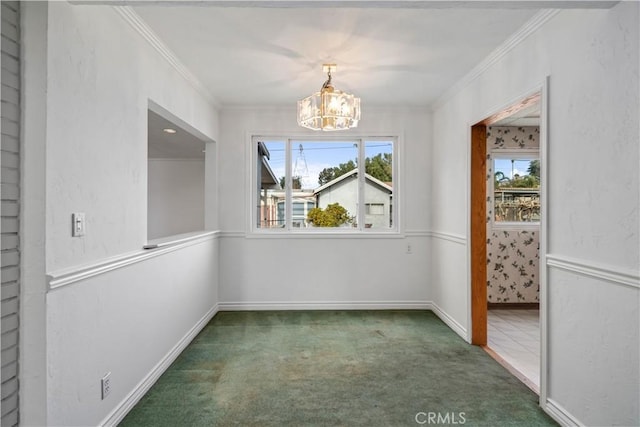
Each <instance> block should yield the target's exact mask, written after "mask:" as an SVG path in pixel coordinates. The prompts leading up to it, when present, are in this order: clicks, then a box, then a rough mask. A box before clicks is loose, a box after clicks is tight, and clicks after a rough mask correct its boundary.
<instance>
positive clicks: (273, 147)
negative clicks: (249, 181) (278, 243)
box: [255, 141, 285, 228]
mask: <svg viewBox="0 0 640 427" xmlns="http://www.w3.org/2000/svg"><path fill="white" fill-rule="evenodd" d="M255 149H256V150H257V152H258V155H257V156H256V160H257V162H256V177H257V184H256V191H257V198H256V200H257V202H258V203H257V212H256V214H257V217H256V219H257V224H256V225H257V227H258V228H279V227H284V224H285V221H284V220H285V203H284V200H285V193H284V186H283V184H284V175H285V168H284V166H285V143H284V141H260V142H258V143H257V144H256V146H255Z"/></svg>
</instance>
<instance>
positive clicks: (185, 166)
mask: <svg viewBox="0 0 640 427" xmlns="http://www.w3.org/2000/svg"><path fill="white" fill-rule="evenodd" d="M148 167H149V169H148V185H149V192H148V203H147V209H148V222H147V240H151V239H157V238H159V237H167V236H172V235H175V234H180V233H187V232H190V231H199V230H204V160H184V159H149V162H148Z"/></svg>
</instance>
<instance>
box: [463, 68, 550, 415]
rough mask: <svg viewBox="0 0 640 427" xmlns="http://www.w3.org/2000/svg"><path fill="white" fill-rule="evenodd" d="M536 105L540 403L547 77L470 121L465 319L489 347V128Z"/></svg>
mask: <svg viewBox="0 0 640 427" xmlns="http://www.w3.org/2000/svg"><path fill="white" fill-rule="evenodd" d="M534 102H539V103H540V205H541V208H540V250H539V253H540V255H539V256H540V261H539V262H540V264H539V265H540V271H539V278H540V294H539V295H540V297H539V299H540V403H541V405H542V406H543V407H544V402H546V400H547V383H548V378H547V374H546V372H547V347H548V344H547V333H548V318H547V306H548V302H549V300H548V292H547V262H546V254H547V217H548V208H547V206H548V203H547V188H548V185H547V169H548V164H549V162H548V139H549V138H548V132H549V119H548V112H549V77H548V76H547V77H546V78H545V80H544V81H543V82H542V83H541V84H540V85H538V86H537V87H535V88H534V89H532V90H530V91H528V92H526V93H525V94H524V95H521V96H518V97H516V98H515V99H514V100H512V101H511V102H508V103H506V104H504V105H503V106H502V107H500V108H496V109H494V110H491V111H490V112H489V113H488V114H485V115H483V116H482V118H481V119H480V120H477V121H474V122H471V123H472V124H470V125H469V129H470V134H469V140H470V143H469V153H468V159H469V199H468V200H469V208H468V212H467V213H468V218H469V229H468V234H467V235H468V236H469V245H468V257H469V264H468V267H469V273H468V280H469V289H470V293H469V322H470V330H471V332H470V336H469V339H470V342H471V344H474V345H478V346H486V345H487V262H486V259H487V256H486V254H487V244H486V241H487V227H486V217H487V204H486V199H487V185H486V161H487V138H486V129H487V126H489V125H491V124H492V123H495V122H497V121H498V120H501V119H503V118H505V117H508V116H511V115H513V114H515V113H516V112H518V111H520V110H522V109H524V108H526V107H528V106H530V105H531V104H532V103H534Z"/></svg>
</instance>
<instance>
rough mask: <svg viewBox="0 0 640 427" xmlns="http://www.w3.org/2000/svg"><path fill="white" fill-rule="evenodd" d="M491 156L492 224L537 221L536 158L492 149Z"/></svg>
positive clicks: (538, 168)
mask: <svg viewBox="0 0 640 427" xmlns="http://www.w3.org/2000/svg"><path fill="white" fill-rule="evenodd" d="M493 157H494V159H493V171H494V179H493V212H494V216H493V221H494V224H496V225H498V224H503V225H508V224H513V223H538V222H540V159H539V158H538V157H537V156H533V155H532V156H522V155H520V156H518V157H515V156H513V155H512V156H509V155H505V154H495V153H494V156H493Z"/></svg>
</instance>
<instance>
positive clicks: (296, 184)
mask: <svg viewBox="0 0 640 427" xmlns="http://www.w3.org/2000/svg"><path fill="white" fill-rule="evenodd" d="M291 184H292V188H293V189H294V190H299V189H301V188H302V177H299V176H294V177H292V178H291ZM280 188H284V176H283V177H281V178H280Z"/></svg>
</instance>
